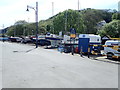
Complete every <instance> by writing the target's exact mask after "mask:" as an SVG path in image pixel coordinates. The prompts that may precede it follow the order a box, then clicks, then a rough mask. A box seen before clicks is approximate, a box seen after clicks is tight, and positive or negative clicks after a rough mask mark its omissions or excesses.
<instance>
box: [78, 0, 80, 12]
mask: <svg viewBox="0 0 120 90" xmlns="http://www.w3.org/2000/svg"><path fill="white" fill-rule="evenodd" d="M79 6H80V5H79V0H78V11H79Z"/></svg>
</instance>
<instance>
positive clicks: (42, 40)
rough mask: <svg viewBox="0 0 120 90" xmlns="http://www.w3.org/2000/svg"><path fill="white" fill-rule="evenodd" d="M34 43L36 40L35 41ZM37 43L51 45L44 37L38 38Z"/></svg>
mask: <svg viewBox="0 0 120 90" xmlns="http://www.w3.org/2000/svg"><path fill="white" fill-rule="evenodd" d="M35 43H36V42H35ZM38 45H41V46H49V45H51V42H50V41H48V40H46V39H39V40H38Z"/></svg>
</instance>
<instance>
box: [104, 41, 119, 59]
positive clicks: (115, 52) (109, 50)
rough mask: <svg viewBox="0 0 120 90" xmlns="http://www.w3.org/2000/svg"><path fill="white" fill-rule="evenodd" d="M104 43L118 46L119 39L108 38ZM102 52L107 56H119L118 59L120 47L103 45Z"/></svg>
mask: <svg viewBox="0 0 120 90" xmlns="http://www.w3.org/2000/svg"><path fill="white" fill-rule="evenodd" d="M105 45H110V46H120V40H108V41H106V42H105ZM104 53H105V55H107V58H109V59H112V58H119V59H120V48H119V47H115V48H113V47H104Z"/></svg>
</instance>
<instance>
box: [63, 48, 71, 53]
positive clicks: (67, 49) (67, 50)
mask: <svg viewBox="0 0 120 90" xmlns="http://www.w3.org/2000/svg"><path fill="white" fill-rule="evenodd" d="M71 51H72V48H71V46H65V47H64V53H70V52H71Z"/></svg>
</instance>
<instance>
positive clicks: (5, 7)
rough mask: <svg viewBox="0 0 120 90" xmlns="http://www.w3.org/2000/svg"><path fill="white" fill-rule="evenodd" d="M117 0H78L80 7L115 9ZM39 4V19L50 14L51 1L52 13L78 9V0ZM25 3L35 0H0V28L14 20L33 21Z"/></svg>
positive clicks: (51, 0)
mask: <svg viewBox="0 0 120 90" xmlns="http://www.w3.org/2000/svg"><path fill="white" fill-rule="evenodd" d="M118 1H119V0H79V4H80V7H79V8H80V9H84V8H94V9H116V10H118V4H117V3H118ZM37 2H38V6H39V17H38V18H39V20H45V19H48V18H49V17H51V16H52V2H54V15H55V14H57V13H59V12H62V11H64V10H67V9H73V10H77V9H78V0H37ZM27 5H29V6H33V7H35V6H36V0H0V29H2V28H3V27H8V26H11V25H14V23H15V21H18V20H26V21H29V22H35V11H34V10H33V9H30V11H29V12H26V9H27Z"/></svg>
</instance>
